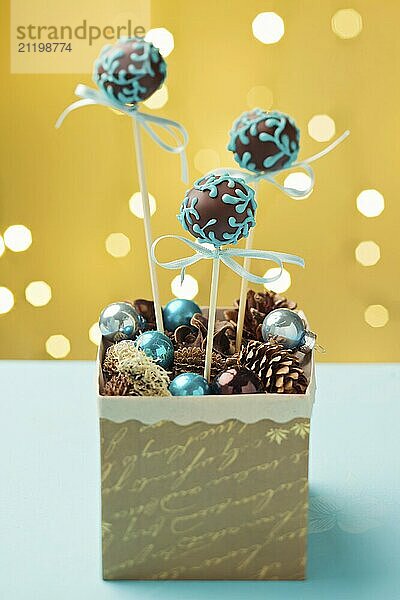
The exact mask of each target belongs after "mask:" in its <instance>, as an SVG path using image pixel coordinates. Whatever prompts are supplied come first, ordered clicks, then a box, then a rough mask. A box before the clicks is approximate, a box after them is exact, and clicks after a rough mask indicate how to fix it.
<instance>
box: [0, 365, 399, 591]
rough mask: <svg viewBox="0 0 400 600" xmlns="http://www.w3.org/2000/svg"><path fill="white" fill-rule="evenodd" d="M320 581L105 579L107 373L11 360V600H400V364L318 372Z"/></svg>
mask: <svg viewBox="0 0 400 600" xmlns="http://www.w3.org/2000/svg"><path fill="white" fill-rule="evenodd" d="M317 385H318V392H317V402H316V405H315V408H314V414H313V421H312V435H311V443H312V448H311V465H310V486H311V487H310V495H311V522H310V526H311V532H310V535H309V566H308V580H307V581H305V582H179V581H163V582H104V581H102V579H101V576H100V552H99V449H98V424H97V415H96V399H95V391H94V365H93V363H88V362H0V406H1V421H0V427H1V433H0V461H1V463H0V468H1V479H0V481H1V484H0V485H1V487H0V598H1V600H66V599H68V600H91V599H95V600H103V599H107V600H108V599H115V600H125V599H128V598H129V599H130V600H132V599H133V600H136V599H139V598H140V600H147V599H150V598H157V599H168V600H172V599H174V600H175V599H177V598H184V599H190V600H196V599H206V598H207V599H214V598H217V597H220V598H225V597H226V598H229V599H232V600H235V599H246V598H250V597H251V598H252V599H253V600H257V599H261V598H263V599H264V598H268V599H270V598H284V599H285V600H286V599H290V598H296V599H299V598H316V599H317V598H318V600H325V599H327V598H328V599H330V598H334V599H342V598H351V599H352V600H354V599H357V598H363V599H370V598H371V599H374V600H380V599H385V600H392V599H395V598H400V459H399V455H400V365H319V366H318V369H317Z"/></svg>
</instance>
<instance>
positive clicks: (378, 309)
mask: <svg viewBox="0 0 400 600" xmlns="http://www.w3.org/2000/svg"><path fill="white" fill-rule="evenodd" d="M364 319H365V322H366V323H368V325H370V327H384V326H385V325H386V324H387V323H388V322H389V311H388V309H387V308H386V307H385V306H382V304H371V305H370V306H368V307H367V308H366V309H365V312H364Z"/></svg>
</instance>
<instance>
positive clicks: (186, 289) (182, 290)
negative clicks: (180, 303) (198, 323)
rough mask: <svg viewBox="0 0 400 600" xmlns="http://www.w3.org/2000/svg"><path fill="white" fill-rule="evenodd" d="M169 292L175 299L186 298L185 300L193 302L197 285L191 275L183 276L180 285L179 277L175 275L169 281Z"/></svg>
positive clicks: (197, 289) (197, 290) (197, 291)
mask: <svg viewBox="0 0 400 600" xmlns="http://www.w3.org/2000/svg"><path fill="white" fill-rule="evenodd" d="M171 291H172V293H173V295H174V296H176V298H186V300H193V298H195V297H196V296H197V294H198V293H199V284H198V283H197V279H195V278H194V277H192V275H185V279H184V280H183V283H182V284H181V276H180V275H177V276H176V277H174V278H173V280H172V281H171Z"/></svg>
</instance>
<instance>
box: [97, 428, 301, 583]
mask: <svg viewBox="0 0 400 600" xmlns="http://www.w3.org/2000/svg"><path fill="white" fill-rule="evenodd" d="M100 422H101V460H102V520H103V528H102V531H103V574H104V577H105V578H106V579H301V578H303V577H304V569H305V562H306V561H305V545H306V533H307V501H308V435H309V420H308V419H294V420H293V421H290V422H289V423H283V424H282V423H279V424H277V423H275V422H273V421H269V420H260V421H258V422H256V423H251V424H244V423H242V422H240V421H237V420H235V419H231V420H228V421H225V422H223V423H220V424H208V423H203V422H197V423H193V424H191V425H184V426H183V425H176V424H175V423H173V422H170V421H161V422H158V423H155V424H153V425H144V424H143V423H140V422H139V421H135V420H130V421H125V422H123V423H114V422H112V421H109V420H107V419H101V420H100Z"/></svg>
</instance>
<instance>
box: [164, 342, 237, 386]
mask: <svg viewBox="0 0 400 600" xmlns="http://www.w3.org/2000/svg"><path fill="white" fill-rule="evenodd" d="M205 358H206V351H205V350H204V349H203V348H194V347H190V346H186V347H181V348H178V349H177V350H175V353H174V369H175V372H174V376H175V377H176V376H177V375H180V373H199V375H203V372H204V363H205ZM234 364H237V355H236V356H230V357H229V358H226V357H225V356H222V354H219V353H218V352H213V353H212V360H211V379H214V377H216V376H217V375H218V373H220V372H221V371H224V370H225V369H227V368H228V367H230V366H232V365H234Z"/></svg>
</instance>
